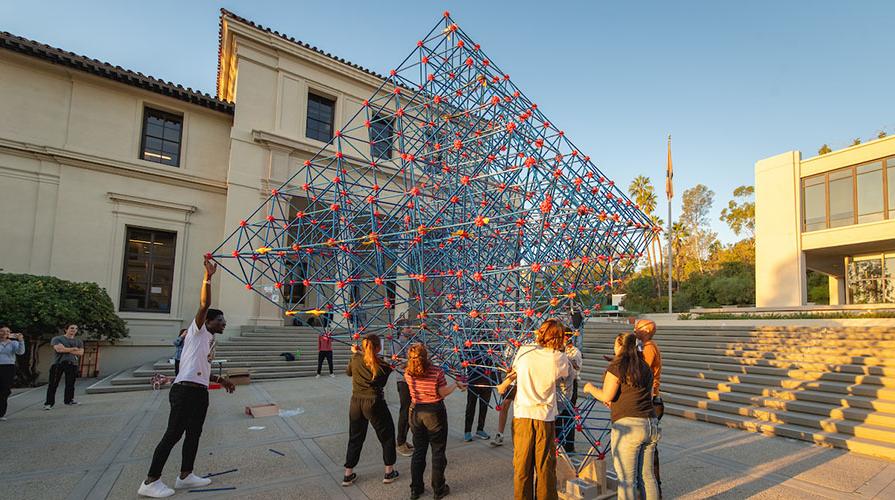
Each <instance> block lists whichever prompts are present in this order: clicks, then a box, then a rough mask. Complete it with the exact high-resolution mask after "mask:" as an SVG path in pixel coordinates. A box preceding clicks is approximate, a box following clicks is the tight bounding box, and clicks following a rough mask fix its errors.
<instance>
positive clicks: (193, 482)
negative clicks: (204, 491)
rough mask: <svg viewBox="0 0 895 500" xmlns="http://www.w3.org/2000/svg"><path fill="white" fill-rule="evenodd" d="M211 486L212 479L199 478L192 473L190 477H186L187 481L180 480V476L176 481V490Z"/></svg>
mask: <svg viewBox="0 0 895 500" xmlns="http://www.w3.org/2000/svg"><path fill="white" fill-rule="evenodd" d="M209 484H211V479H208V478H207V477H199V476H197V475H195V474H193V473H192V472H190V475H189V476H187V477H186V479H180V474H178V475H177V480H176V481H174V488H175V489H178V490H182V489H184V488H197V487H200V486H208V485H209Z"/></svg>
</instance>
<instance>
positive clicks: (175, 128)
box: [140, 108, 183, 167]
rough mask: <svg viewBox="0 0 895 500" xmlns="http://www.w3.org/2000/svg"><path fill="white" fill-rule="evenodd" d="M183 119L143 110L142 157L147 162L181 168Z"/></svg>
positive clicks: (168, 114)
mask: <svg viewBox="0 0 895 500" xmlns="http://www.w3.org/2000/svg"><path fill="white" fill-rule="evenodd" d="M182 137H183V117H182V116H179V115H175V114H173V113H168V112H166V111H159V110H157V109H152V108H145V109H144V110H143V142H142V145H141V147H140V157H141V158H142V159H144V160H146V161H152V162H155V163H163V164H165V165H171V166H172V167H178V166H180V141H181V138H182Z"/></svg>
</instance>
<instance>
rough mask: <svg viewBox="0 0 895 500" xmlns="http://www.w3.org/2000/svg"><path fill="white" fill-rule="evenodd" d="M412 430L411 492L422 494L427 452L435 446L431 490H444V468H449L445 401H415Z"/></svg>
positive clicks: (411, 423)
mask: <svg viewBox="0 0 895 500" xmlns="http://www.w3.org/2000/svg"><path fill="white" fill-rule="evenodd" d="M410 428H411V430H412V431H413V457H412V458H411V459H410V491H411V492H412V493H417V494H422V492H423V489H424V486H423V473H424V472H425V471H426V451H427V448H428V447H429V446H430V445H431V446H432V490H433V492H434V493H435V494H436V495H437V494H441V493H442V492H443V490H444V469H445V468H447V456H446V455H445V449H446V448H447V435H448V421H447V411H445V409H444V403H443V402H440V401H439V402H438V403H429V404H416V405H414V406H413V408H412V409H411V410H410Z"/></svg>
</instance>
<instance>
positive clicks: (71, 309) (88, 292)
mask: <svg viewBox="0 0 895 500" xmlns="http://www.w3.org/2000/svg"><path fill="white" fill-rule="evenodd" d="M0 314H2V318H0V319H2V321H4V322H6V323H9V324H10V326H11V328H12V329H13V331H21V332H22V333H24V334H25V336H26V338H27V341H28V342H27V347H28V349H29V352H28V353H26V356H27V355H30V356H29V357H28V359H29V362H28V366H26V367H24V370H22V375H23V377H24V378H25V380H27V381H28V382H29V383H31V382H33V381H34V380H35V379H36V378H37V375H38V373H37V372H35V371H34V368H33V367H34V366H36V362H37V349H38V348H39V347H40V346H41V345H43V344H44V343H46V342H47V341H49V339H50V338H52V337H54V336H56V335H59V332H60V329H61V328H63V327H64V326H65V324H66V323H75V324H77V325H78V327H79V329H80V332H81V335H82V336H83V337H84V338H87V339H96V340H108V341H115V340H117V339H120V338H123V337H126V336H127V327H126V326H125V323H124V320H122V319H121V318H119V317H118V315H116V314H115V307H114V306H113V304H112V300H111V299H110V298H109V295H108V294H107V293H106V291H105V290H104V289H102V288H100V287H99V285H97V284H96V283H76V282H72V281H66V280H61V279H59V278H54V277H52V276H34V275H30V274H7V273H4V274H0Z"/></svg>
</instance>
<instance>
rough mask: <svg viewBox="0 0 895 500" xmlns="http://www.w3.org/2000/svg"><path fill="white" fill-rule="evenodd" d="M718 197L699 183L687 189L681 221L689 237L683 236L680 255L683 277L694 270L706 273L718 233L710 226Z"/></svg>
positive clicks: (676, 262)
mask: <svg viewBox="0 0 895 500" xmlns="http://www.w3.org/2000/svg"><path fill="white" fill-rule="evenodd" d="M714 200H715V192H714V191H712V190H711V189H709V188H708V187H706V186H705V185H704V184H697V185H695V186H693V187H692V188H690V189H687V190H685V191H684V193H683V195H682V202H681V215H680V217H679V218H678V221H679V222H680V223H681V226H682V227H683V228H686V230H687V233H688V235H687V237H686V238H682V239H683V244H682V245H681V248H680V251H679V252H678V256H679V257H680V260H679V261H675V264H676V265H678V264H682V265H683V268H682V269H681V272H682V273H683V275H684V277H686V276H689V275H690V274H691V273H694V272H700V273H701V272H705V270H706V262H707V261H708V259H709V255H710V252H711V248H712V246H713V245H714V244H715V242H716V240H717V239H718V235H717V233H715V232H714V231H712V230H711V226H710V225H709V211H711V209H712V203H713V202H714Z"/></svg>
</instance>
